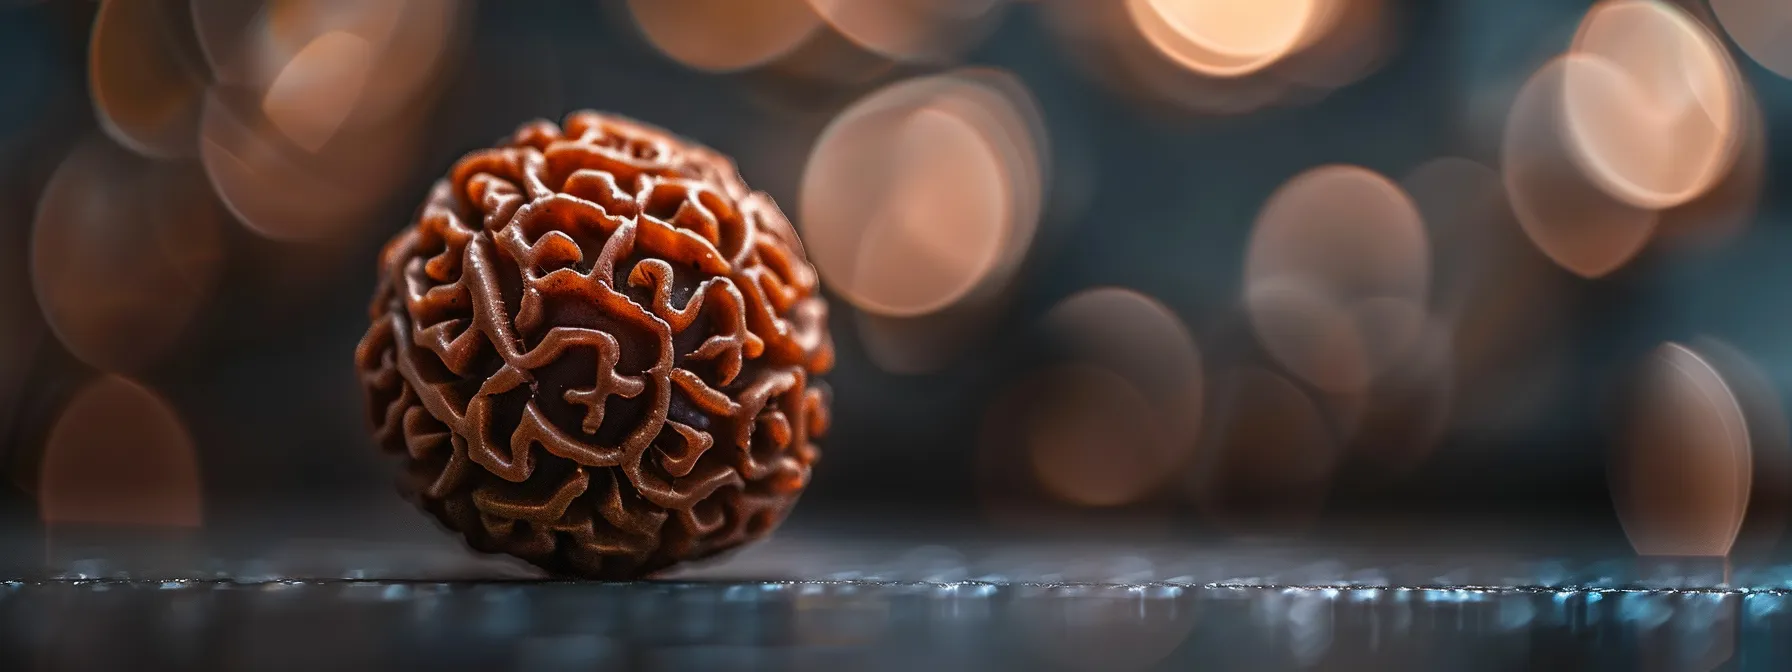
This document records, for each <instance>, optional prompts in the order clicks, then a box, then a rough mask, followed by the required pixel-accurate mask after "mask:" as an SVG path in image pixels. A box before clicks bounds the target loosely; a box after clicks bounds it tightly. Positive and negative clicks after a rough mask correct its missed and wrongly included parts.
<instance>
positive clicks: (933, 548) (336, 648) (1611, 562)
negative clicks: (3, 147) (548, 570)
mask: <svg viewBox="0 0 1792 672" xmlns="http://www.w3.org/2000/svg"><path fill="white" fill-rule="evenodd" d="M1110 536H1118V537H1121V538H1116V539H1107V540H1100V541H1097V540H1091V539H1089V538H1073V539H1064V538H1056V539H1038V538H1031V539H1029V538H1002V537H989V536H978V535H971V534H964V533H956V534H949V533H941V534H939V535H937V536H935V537H932V538H928V537H925V536H924V535H922V536H916V537H915V538H905V539H890V538H887V537H875V538H874V537H869V536H865V535H856V536H855V535H853V534H851V533H850V532H847V531H843V529H840V528H829V527H826V526H809V527H801V526H799V527H796V528H794V529H787V530H785V531H783V532H781V533H780V534H779V535H778V536H777V537H775V538H774V539H773V540H772V541H770V542H768V543H765V544H762V545H758V546H754V547H751V548H749V549H747V550H745V551H743V552H741V553H739V554H737V555H735V556H732V557H730V558H727V559H725V560H723V561H720V562H716V563H711V564H709V565H706V566H701V567H696V568H691V569H686V570H682V571H679V572H675V573H673V574H671V575H669V576H667V577H665V578H662V579H660V580H655V581H643V582H634V583H597V582H578V581H556V580H549V579H544V578H541V577H539V576H536V575H535V574H533V573H532V570H530V569H529V568H527V567H526V566H523V565H519V564H513V563H509V562H506V561H503V560H501V559H496V558H481V557H475V556H471V555H468V554H466V553H464V552H462V551H461V550H460V549H459V548H458V547H456V546H454V545H453V544H452V543H446V542H443V543H437V540H436V538H435V537H434V536H433V535H427V534H419V535H417V536H416V537H414V538H412V537H407V536H405V535H402V534H401V535H396V536H395V537H394V538H391V539H386V540H381V541H367V540H360V541H357V540H353V539H334V540H321V539H320V540H309V541H297V542H293V541H282V542H279V543H278V544H276V545H273V546H265V545H263V546H257V545H253V544H236V545H232V544H221V543H214V542H202V541H200V540H195V539H185V540H182V539H168V538H162V539H136V540H134V541H132V542H131V543H128V544H126V543H122V542H120V541H119V539H120V537H118V536H117V535H111V536H103V542H102V541H91V542H89V543H88V544H87V545H80V544H77V543H74V542H70V541H57V542H53V545H55V544H59V545H60V546H59V547H57V548H53V549H51V552H50V554H49V556H48V557H49V559H50V560H51V562H50V565H49V566H48V567H47V568H45V571H42V572H22V571H21V572H19V573H18V575H17V578H16V579H13V580H9V581H6V582H4V583H0V657H5V658H9V659H11V660H6V661H0V667H3V668H4V669H55V670H61V669H76V670H85V669H197V670H211V669H218V670H236V669H295V670H301V669H302V670H316V669H479V670H557V669H579V670H591V669H599V670H611V669H615V670H686V669H690V670H737V669H739V670H785V669H795V670H1010V669H1012V670H1035V669H1068V670H1172V669H1177V670H1179V669H1203V670H1278V669H1320V670H1408V669H1421V670H1528V669H1622V670H1639V669H1640V670H1710V669H1749V670H1753V669H1761V670H1780V669H1788V667H1789V666H1792V565H1779V564H1774V563H1761V564H1757V565H1748V564H1744V563H1738V564H1737V565H1735V566H1726V565H1725V564H1724V563H1722V562H1713V561H1709V560H1682V561H1673V560H1659V561H1639V560H1638V559H1636V558H1631V557H1623V555H1622V554H1621V553H1617V552H1609V553H1606V554H1605V555H1598V554H1589V553H1590V551H1591V550H1598V551H1609V550H1610V549H1581V550H1589V553H1582V554H1579V555H1564V556H1561V557H1545V556H1544V555H1523V554H1511V553H1498V554H1496V553H1488V552H1483V551H1460V550H1458V551H1447V550H1443V549H1441V548H1427V549H1414V548H1386V547H1382V546H1380V545H1378V546H1377V547H1376V548H1374V549H1373V550H1371V549H1368V548H1353V547H1349V546H1345V545H1339V544H1332V543H1327V542H1314V541H1308V542H1304V543H1288V542H1276V541H1240V540H1232V541H1227V542H1223V543H1222V542H1206V543H1194V542H1189V541H1178V542H1168V541H1162V540H1159V541H1145V540H1138V539H1125V538H1123V537H1124V536H1125V535H1110ZM942 540H944V541H946V542H949V543H941V542H942ZM20 547H21V546H20V545H14V546H12V548H13V549H14V550H16V549H18V548H20ZM1601 557H1604V558H1612V559H1600V558H1601Z"/></svg>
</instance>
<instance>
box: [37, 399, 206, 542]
mask: <svg viewBox="0 0 1792 672" xmlns="http://www.w3.org/2000/svg"><path fill="white" fill-rule="evenodd" d="M37 487H38V503H39V511H40V514H41V515H42V517H43V520H44V522H46V523H49V524H51V525H60V524H84V525H107V526H147V527H198V526H199V525H200V524H201V522H202V521H203V515H202V512H201V493H200V481H199V461H198V458H197V456H196V455H195V453H194V448H193V438H192V436H191V435H190V434H189V433H188V430H187V427H186V425H185V424H184V423H183V422H182V421H181V418H180V415H179V413H178V412H176V411H175V409H174V408H173V407H172V406H170V405H169V404H168V402H167V401H166V400H164V399H162V398H161V397H160V396H159V395H157V394H156V393H154V392H152V391H150V390H148V389H145V388H144V387H143V386H141V385H139V384H137V383H134V382H131V381H130V380H126V379H124V378H119V377H117V376H104V377H102V378H100V379H98V380H96V381H93V382H92V383H89V384H88V385H87V386H86V387H84V388H82V389H81V391H80V392H79V393H77V394H76V395H75V397H74V399H73V400H71V401H70V402H69V404H68V406H67V407H66V408H64V409H63V411H62V414H61V416H60V417H58V418H57V420H56V424H55V426H54V427H53V428H52V429H51V430H50V434H49V438H48V439H47V442H46V444H45V446H44V452H43V462H42V465H41V476H40V478H39V480H38V483H37Z"/></svg>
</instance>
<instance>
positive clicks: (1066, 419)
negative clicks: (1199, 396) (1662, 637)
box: [1026, 364, 1182, 506]
mask: <svg viewBox="0 0 1792 672" xmlns="http://www.w3.org/2000/svg"><path fill="white" fill-rule="evenodd" d="M1028 387H1029V388H1030V389H1032V390H1033V395H1032V398H1031V400H1030V401H1031V405H1030V406H1029V408H1028V409H1027V415H1026V444H1027V450H1028V458H1029V460H1028V462H1029V463H1030V464H1031V465H1032V469H1033V474H1034V476H1035V477H1036V478H1037V479H1038V480H1039V484H1040V485H1041V486H1043V488H1044V489H1045V490H1046V491H1047V492H1049V493H1051V494H1052V495H1054V496H1056V497H1058V498H1060V499H1062V500H1064V501H1066V502H1070V503H1073V504H1079V505H1083V506H1119V505H1122V504H1129V503H1133V502H1136V501H1138V500H1140V499H1142V498H1144V497H1145V496H1146V495H1148V494H1151V493H1152V492H1153V491H1155V490H1157V489H1158V488H1160V487H1162V486H1163V484H1164V483H1165V482H1166V481H1167V479H1168V478H1169V477H1170V476H1171V475H1173V474H1174V473H1175V471H1174V467H1175V466H1177V463H1178V462H1180V461H1181V460H1180V456H1181V455H1182V451H1179V450H1177V448H1176V446H1174V445H1173V444H1172V443H1171V442H1170V440H1169V436H1168V433H1167V431H1166V429H1165V427H1164V425H1163V422H1162V418H1161V417H1160V416H1158V415H1157V414H1156V413H1154V412H1153V409H1152V404H1151V402H1150V401H1149V400H1147V399H1146V397H1145V395H1144V394H1143V393H1142V392H1140V391H1139V389H1138V388H1137V387H1135V386H1134V385H1133V384H1132V383H1131V382H1129V381H1127V380H1126V378H1124V377H1122V376H1120V375H1119V374H1117V373H1115V372H1113V371H1111V370H1108V369H1105V368H1102V367H1099V366H1093V365H1087V364H1069V365H1065V366H1061V367H1055V368H1052V369H1048V370H1047V371H1045V372H1044V373H1042V374H1040V375H1039V376H1038V377H1037V378H1036V379H1034V380H1033V381H1031V382H1030V383H1029V384H1028Z"/></svg>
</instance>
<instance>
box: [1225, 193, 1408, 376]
mask: <svg viewBox="0 0 1792 672" xmlns="http://www.w3.org/2000/svg"><path fill="white" fill-rule="evenodd" d="M1430 280H1431V249H1430V245H1429V243H1428V242H1427V238H1426V234H1425V226H1424V222H1423V221H1422V220H1421V219H1420V218H1419V212H1418V209H1417V207H1416V206H1415V205H1414V204H1413V202H1412V199H1411V198H1409V197H1408V196H1407V195H1406V193H1405V192H1404V191H1403V190H1402V189H1401V188H1400V187H1399V185H1396V184H1394V183H1393V182H1391V181H1389V180H1388V179H1387V178H1385V177H1382V176H1381V175H1379V174H1377V173H1375V172H1373V171H1370V170H1367V169H1364V168H1360V167H1356V166H1344V165H1332V166H1322V167H1319V168H1314V169H1311V170H1308V171H1306V172H1304V173H1302V174H1300V175H1297V176H1295V177H1294V178H1293V179H1291V180H1289V181H1288V182H1287V183H1286V184H1284V185H1283V186H1282V187H1281V188H1279V189H1277V190H1276V192H1275V193H1274V194H1271V195H1270V197H1269V200H1268V202H1266V203H1265V204H1264V206H1263V209H1262V210H1261V211H1260V212H1259V213H1258V216H1257V221H1256V224H1255V226H1254V228H1253V230H1252V233H1251V241H1250V247H1249V249H1248V250H1247V252H1246V255H1245V277H1244V303H1245V307H1246V309H1247V311H1248V312H1249V315H1250V319H1251V326H1252V327H1253V329H1254V330H1255V332H1256V334H1257V337H1258V339H1259V341H1260V342H1261V343H1262V344H1263V346H1264V349H1266V350H1267V351H1268V352H1269V353H1270V354H1271V356H1273V357H1274V358H1275V360H1276V361H1277V362H1278V363H1280V364H1281V365H1282V366H1284V367H1287V369H1288V370H1290V371H1292V372H1294V373H1295V374H1296V375H1298V376H1300V377H1301V378H1302V379H1303V380H1306V381H1308V382H1310V383H1312V384H1314V385H1316V386H1318V387H1320V388H1321V389H1324V390H1327V391H1330V392H1337V393H1351V392H1358V391H1361V390H1363V389H1364V388H1365V387H1367V386H1368V384H1369V383H1370V381H1371V380H1373V379H1374V377H1375V376H1376V375H1377V374H1379V373H1380V372H1381V371H1383V370H1385V369H1386V368H1387V367H1388V366H1389V365H1390V364H1391V363H1392V362H1394V361H1395V360H1396V359H1397V358H1398V357H1399V356H1400V355H1401V354H1402V353H1403V352H1404V351H1405V349H1406V348H1407V347H1408V346H1409V345H1411V344H1412V342H1413V340H1414V338H1415V337H1416V336H1417V335H1418V333H1419V331H1420V330H1421V327H1422V326H1423V323H1424V316H1425V311H1426V301H1427V297H1428V293H1429V289H1430Z"/></svg>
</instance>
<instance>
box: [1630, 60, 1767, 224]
mask: <svg viewBox="0 0 1792 672" xmlns="http://www.w3.org/2000/svg"><path fill="white" fill-rule="evenodd" d="M1739 93H1740V94H1741V97H1742V100H1741V103H1740V104H1741V105H1742V120H1741V121H1740V123H1741V130H1740V132H1739V133H1738V137H1739V138H1740V142H1739V143H1738V149H1737V150H1736V158H1735V160H1734V161H1732V162H1731V163H1730V169H1729V171H1728V173H1727V174H1725V175H1724V176H1723V177H1722V178H1721V179H1719V180H1718V182H1717V184H1716V185H1714V186H1712V187H1711V188H1710V189H1708V190H1706V191H1705V193H1704V194H1702V195H1700V196H1699V197H1698V198H1695V199H1693V200H1691V201H1689V202H1687V203H1686V204H1684V205H1680V206H1678V207H1674V208H1669V209H1667V210H1664V211H1662V213H1661V222H1660V224H1659V225H1658V226H1657V227H1656V240H1657V241H1659V242H1662V243H1671V244H1692V245H1704V246H1712V245H1716V244H1719V243H1724V242H1727V241H1730V240H1733V239H1735V238H1736V237H1737V236H1738V235H1740V234H1741V233H1742V232H1743V231H1744V230H1746V229H1747V228H1748V226H1749V224H1750V223H1751V222H1753V221H1755V219H1756V218H1757V217H1756V215H1757V214H1758V212H1757V211H1758V206H1759V203H1760V200H1761V190H1762V188H1763V186H1764V185H1765V182H1766V179H1767V129H1766V121H1765V120H1764V119H1763V118H1762V112H1761V105H1760V102H1759V101H1758V100H1756V97H1755V95H1754V93H1753V92H1752V91H1750V90H1749V88H1748V87H1747V86H1744V87H1741V88H1740V90H1739Z"/></svg>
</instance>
